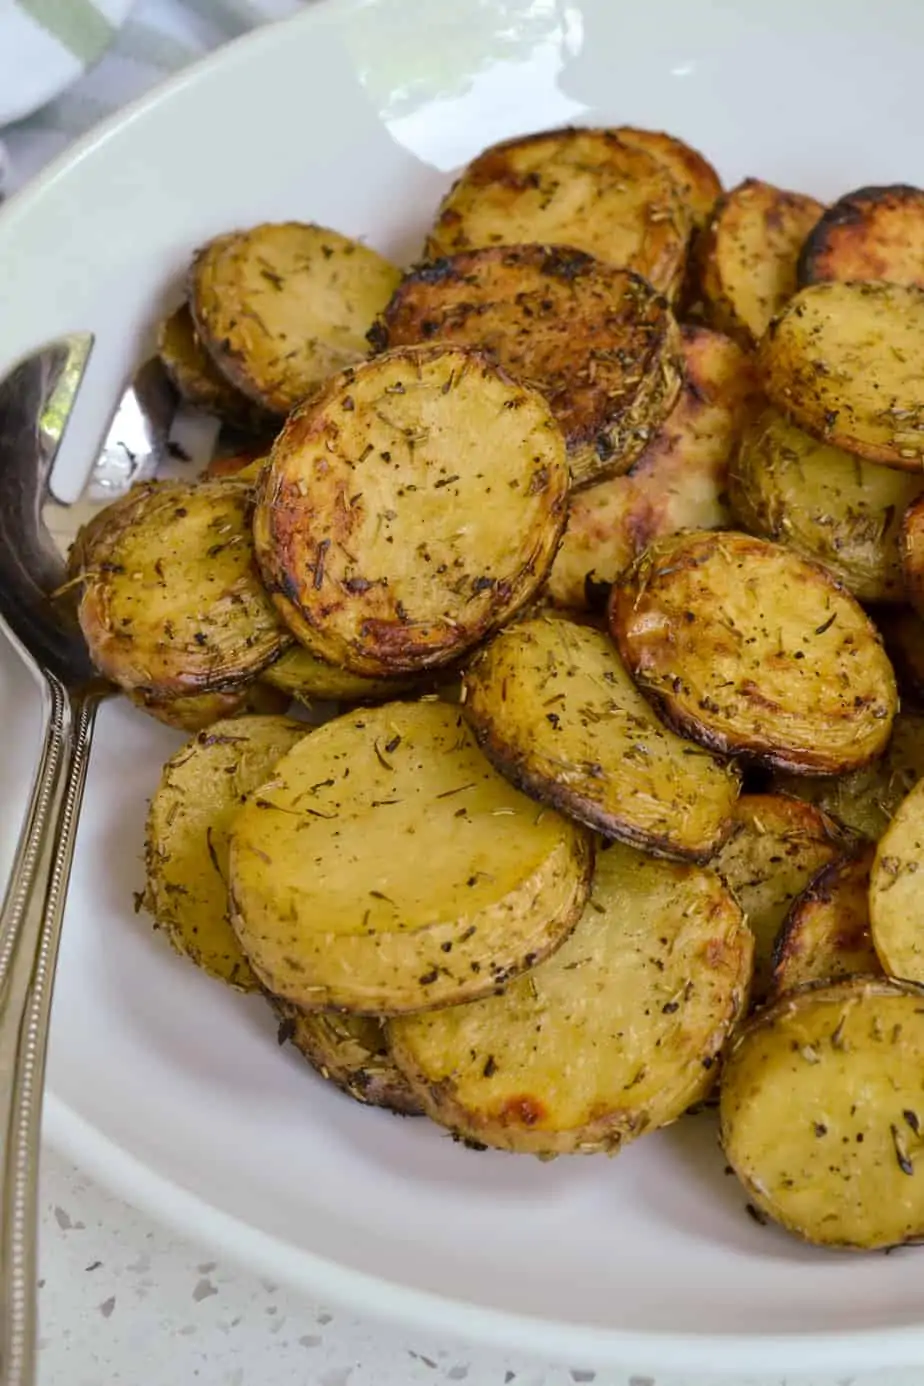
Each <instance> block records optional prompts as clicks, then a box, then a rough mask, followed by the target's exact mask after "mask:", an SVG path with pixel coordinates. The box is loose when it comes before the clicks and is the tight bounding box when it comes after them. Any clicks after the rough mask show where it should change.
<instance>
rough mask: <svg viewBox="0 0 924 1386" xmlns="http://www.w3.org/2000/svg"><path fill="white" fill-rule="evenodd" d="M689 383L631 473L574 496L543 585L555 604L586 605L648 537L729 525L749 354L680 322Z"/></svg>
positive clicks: (748, 407) (748, 400)
mask: <svg viewBox="0 0 924 1386" xmlns="http://www.w3.org/2000/svg"><path fill="white" fill-rule="evenodd" d="M681 338H682V342H683V356H684V385H683V389H682V390H681V392H680V398H679V399H678V401H677V403H676V405H675V406H674V409H673V411H672V412H671V415H670V417H669V418H668V419H667V420H666V421H665V422H664V423H663V424H662V425H661V428H660V429H659V430H658V432H657V434H656V435H655V437H654V438H653V439H652V440H651V442H650V443H649V444H648V447H647V448H646V449H645V451H644V452H643V453H642V455H641V457H640V458H639V459H638V461H637V462H636V463H635V464H634V465H633V467H632V470H631V471H630V472H629V474H628V475H627V476H624V477H612V478H610V480H608V481H603V482H600V483H599V484H597V485H594V486H591V487H588V488H587V489H586V490H584V491H581V492H579V493H578V494H576V495H573V496H572V497H571V501H570V504H569V510H568V523H567V526H566V527H565V533H564V537H563V538H562V541H561V544H560V546H559V549H558V553H557V554H556V556H555V562H554V563H553V565H552V571H551V573H550V574H549V580H548V583H547V587H546V590H547V594H548V597H549V600H550V601H551V603H552V604H553V605H554V606H560V607H566V608H571V609H572V610H585V609H587V608H588V607H589V606H590V605H591V604H592V602H593V598H594V596H595V594H596V587H597V585H598V584H600V583H611V582H615V581H616V579H617V578H618V577H620V575H621V574H622V573H624V572H625V570H626V569H627V568H628V567H629V566H630V565H631V564H632V563H633V562H634V561H635V559H636V558H638V556H639V555H640V554H641V552H642V550H643V549H644V548H646V546H647V545H648V544H650V543H651V542H652V540H655V539H660V538H661V537H663V536H664V535H668V534H676V533H678V532H680V531H681V530H686V529H727V528H729V527H730V525H731V523H732V516H731V511H730V510H729V508H728V500H727V483H728V469H729V464H730V462H731V460H732V458H733V456H734V453H735V450H736V448H737V445H738V440H739V438H740V436H741V431H742V429H743V427H744V424H745V421H746V420H747V418H748V417H749V416H750V414H751V413H752V412H753V410H754V409H755V408H756V406H757V402H758V398H759V387H758V383H757V375H756V372H755V369H754V363H753V359H752V357H751V356H750V355H749V354H748V353H746V352H745V351H744V350H743V349H742V348H741V347H740V346H738V344H737V343H736V342H733V341H732V340H731V338H729V337H726V336H724V335H723V334H722V333H720V332H713V331H712V330H711V328H708V327H698V326H684V327H682V328H681Z"/></svg>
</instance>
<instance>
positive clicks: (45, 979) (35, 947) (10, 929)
mask: <svg viewBox="0 0 924 1386" xmlns="http://www.w3.org/2000/svg"><path fill="white" fill-rule="evenodd" d="M92 347H93V337H92V334H91V333H86V332H84V333H75V334H73V335H72V336H69V337H65V338H62V339H60V340H59V341H56V342H53V343H51V344H49V345H48V346H46V347H44V348H42V349H41V350H39V351H37V352H35V353H33V354H32V355H31V356H29V357H28V358H26V359H25V360H24V361H22V362H21V363H20V364H19V365H18V366H17V367H16V368H15V369H14V370H13V371H12V372H11V373H10V374H9V375H8V376H7V377H6V378H5V379H4V380H2V381H0V626H2V627H3V628H4V629H5V630H6V633H7V635H8V636H9V637H10V639H11V640H12V643H13V644H14V646H15V647H16V648H17V650H18V651H19V654H20V655H21V657H22V659H23V660H24V661H25V663H26V665H27V666H28V668H29V670H30V672H31V674H32V675H33V677H34V679H35V680H36V683H37V684H38V686H39V688H40V690H41V697H42V709H43V743H42V748H41V753H40V755H39V759H38V764H37V766H36V770H35V776H34V781H33V786H32V794H31V798H30V801H29V805H28V809H27V812H26V816H25V819H24V822H23V826H22V830H21V833H20V838H19V843H18V846H17V849H16V853H15V856H14V859H13V865H12V868H11V872H10V878H9V884H8V886H7V890H6V895H5V897H4V900H3V904H2V907H0V1386H33V1382H34V1379H35V1337H36V1273H37V1257H36V1241H37V1226H36V1225H37V1191H38V1161H39V1139H40V1134H41V1110H42V1090H43V1085H44V1075H45V1054H46V1049H47V1041H48V1028H49V1018H50V1014H51V997H52V988H53V984H54V973H55V964H56V961H57V955H58V942H59V939H60V934H61V921H62V917H63V914H64V902H65V896H66V893H67V885H68V880H69V877H70V871H71V863H72V860H73V855H74V842H75V839H76V829H77V819H78V815H79V812H80V805H81V801H82V798H83V791H84V785H85V783H86V775H87V766H88V762H89V754H90V742H91V738H92V735H93V724H94V719H95V715H96V709H97V706H98V704H99V701H100V699H101V698H102V697H104V696H105V695H106V693H107V692H108V691H109V690H108V688H107V685H106V684H104V683H103V682H102V680H100V679H99V678H98V677H97V675H96V673H95V671H94V669H93V666H92V664H91V661H90V657H89V654H88V652H87V648H86V645H85V643H84V640H83V636H82V635H81V633H80V628H79V626H78V624H77V621H76V618H75V616H74V608H73V603H72V602H67V601H64V600H62V599H61V597H60V596H56V594H57V593H59V592H60V589H61V588H62V587H66V580H65V564H64V558H63V555H62V553H61V551H60V549H59V548H58V547H57V546H56V544H55V542H54V540H53V539H52V536H51V534H50V532H49V529H48V526H47V523H46V517H47V516H48V514H49V513H50V511H52V510H53V511H54V512H55V513H56V516H57V517H58V518H57V523H56V532H58V531H59V530H60V531H61V532H62V533H63V532H65V531H66V530H67V528H68V525H67V523H66V521H65V519H64V517H66V516H67V515H68V508H67V507H65V506H63V505H62V504H61V502H60V501H57V500H56V499H55V497H54V495H53V492H52V484H51V471H52V466H53V463H54V460H55V457H56V456H57V453H58V449H59V447H60V444H61V440H62V438H63V436H64V432H65V429H66V427H67V423H68V420H69V419H70V416H71V413H72V410H73V406H74V402H75V400H76V398H77V394H78V391H79V389H80V385H81V382H82V380H83V378H84V372H85V370H86V366H87V362H88V360H89V357H90V352H91V350H92ZM175 405H176V401H175V397H174V395H173V392H172V390H171V389H170V387H169V386H168V385H167V382H166V380H165V379H164V378H163V376H162V374H161V373H160V371H159V366H158V365H157V363H148V365H147V366H145V367H142V369H141V370H140V371H139V372H138V374H137V375H136V376H135V378H134V380H133V381H132V382H131V384H130V385H129V386H128V388H127V389H126V391H125V392H124V394H123V396H122V398H121V400H120V402H119V405H118V408H117V410H116V412H115V414H114V416H113V419H112V421H111V423H110V427H109V430H108V433H107V436H106V440H105V442H104V444H103V447H102V449H101V451H100V453H99V455H98V457H97V459H96V462H95V464H94V467H93V470H92V474H91V477H90V481H89V483H88V487H87V493H88V494H89V497H90V499H91V500H96V501H98V502H102V503H105V502H107V501H109V500H112V499H115V498H116V496H118V495H120V494H122V493H123V492H124V491H126V490H127V489H128V487H129V486H130V485H132V484H133V483H134V482H135V481H139V480H143V479H145V478H146V477H149V476H152V475H154V473H155V472H156V470H157V468H158V465H159V463H160V462H161V460H162V458H163V456H164V454H165V452H166V446H167V436H168V433H169V429H170V425H171V423H172V420H173V414H174V412H175ZM79 510H80V507H74V509H73V511H72V512H71V513H72V514H74V515H75V516H76V515H77V514H78V513H79ZM76 527H77V526H76V524H73V522H72V524H71V526H70V528H71V529H72V530H75V529H76ZM70 537H73V536H72V534H71V536H70Z"/></svg>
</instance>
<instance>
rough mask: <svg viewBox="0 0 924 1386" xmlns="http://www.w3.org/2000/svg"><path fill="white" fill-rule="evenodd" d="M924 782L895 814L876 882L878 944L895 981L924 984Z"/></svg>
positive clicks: (872, 895)
mask: <svg viewBox="0 0 924 1386" xmlns="http://www.w3.org/2000/svg"><path fill="white" fill-rule="evenodd" d="M922 863H924V780H918V782H917V784H916V785H915V786H914V788H913V789H912V790H911V791H910V793H909V794H908V795H907V797H906V798H905V799H904V800H903V801H902V803H901V804H899V806H898V808H897V809H896V810H895V814H894V817H893V818H892V822H891V823H890V824H889V826H888V828H887V829H886V831H885V832H884V833H883V835H882V837H881V838H880V839H879V845H878V847H877V849H876V859H875V861H874V862H873V871H872V876H871V878H870V890H869V910H870V922H871V924H872V931H873V943H874V944H875V947H876V952H877V953H878V954H879V957H880V959H881V961H882V965H883V967H884V968H885V970H886V972H888V973H889V974H890V975H891V976H893V977H904V978H907V980H909V981H912V982H921V981H924V892H922V890H921V874H920V873H921V869H922Z"/></svg>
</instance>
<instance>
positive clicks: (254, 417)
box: [157, 303, 272, 432]
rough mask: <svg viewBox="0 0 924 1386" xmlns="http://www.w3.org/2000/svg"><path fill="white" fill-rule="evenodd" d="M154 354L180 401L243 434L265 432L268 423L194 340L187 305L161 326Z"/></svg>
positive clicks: (269, 421)
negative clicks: (235, 427)
mask: <svg viewBox="0 0 924 1386" xmlns="http://www.w3.org/2000/svg"><path fill="white" fill-rule="evenodd" d="M157 352H158V355H159V356H160V359H161V362H162V364H163V367H164V370H165V371H166V372H167V374H168V376H169V377H170V379H171V380H172V381H173V383H174V385H175V386H176V388H177V391H178V393H179V394H180V397H181V398H182V399H184V400H185V401H186V403H187V404H191V405H193V406H195V407H196V408H198V409H204V410H205V411H206V412H207V413H209V414H215V415H216V416H217V417H218V418H220V419H227V421H228V422H229V423H231V424H234V425H235V426H237V427H239V428H242V429H244V430H245V431H247V432H259V431H260V430H262V429H265V428H268V427H269V426H270V425H271V423H272V420H271V419H270V418H269V416H265V415H263V414H262V412H261V410H260V409H259V408H258V407H257V406H256V405H255V404H254V403H253V401H252V400H249V399H247V398H246V396H244V395H242V394H241V393H240V391H239V390H236V389H235V388H234V386H233V385H232V384H231V383H230V381H228V380H226V379H225V377H224V376H223V375H222V373H221V371H220V370H219V369H218V367H217V366H216V365H215V362H214V361H213V360H212V358H211V357H210V356H209V354H208V352H207V351H206V350H205V348H204V347H203V346H202V343H201V342H200V341H199V338H198V337H197V336H196V329H195V326H194V325H193V320H192V314H191V313H190V311H189V304H188V303H183V304H181V305H180V307H179V308H177V309H176V311H175V312H174V313H171V315H170V316H169V317H168V318H165V319H164V321H163V323H162V324H161V327H160V331H159V333H158V339H157Z"/></svg>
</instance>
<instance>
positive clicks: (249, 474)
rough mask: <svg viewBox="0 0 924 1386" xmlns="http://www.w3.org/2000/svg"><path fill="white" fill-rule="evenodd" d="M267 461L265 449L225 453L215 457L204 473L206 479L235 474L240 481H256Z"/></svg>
mask: <svg viewBox="0 0 924 1386" xmlns="http://www.w3.org/2000/svg"><path fill="white" fill-rule="evenodd" d="M265 462H266V455H265V449H261V450H260V451H259V452H236V453H231V454H225V455H224V456H223V457H213V458H212V460H211V461H210V462H209V463H208V464H207V466H206V468H205V470H204V471H203V473H202V475H203V477H204V478H205V480H206V481H218V480H220V479H221V478H222V477H228V476H233V477H237V479H238V480H239V481H251V482H256V481H258V480H259V478H260V473H261V471H262V470H263V466H264V463H265Z"/></svg>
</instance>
